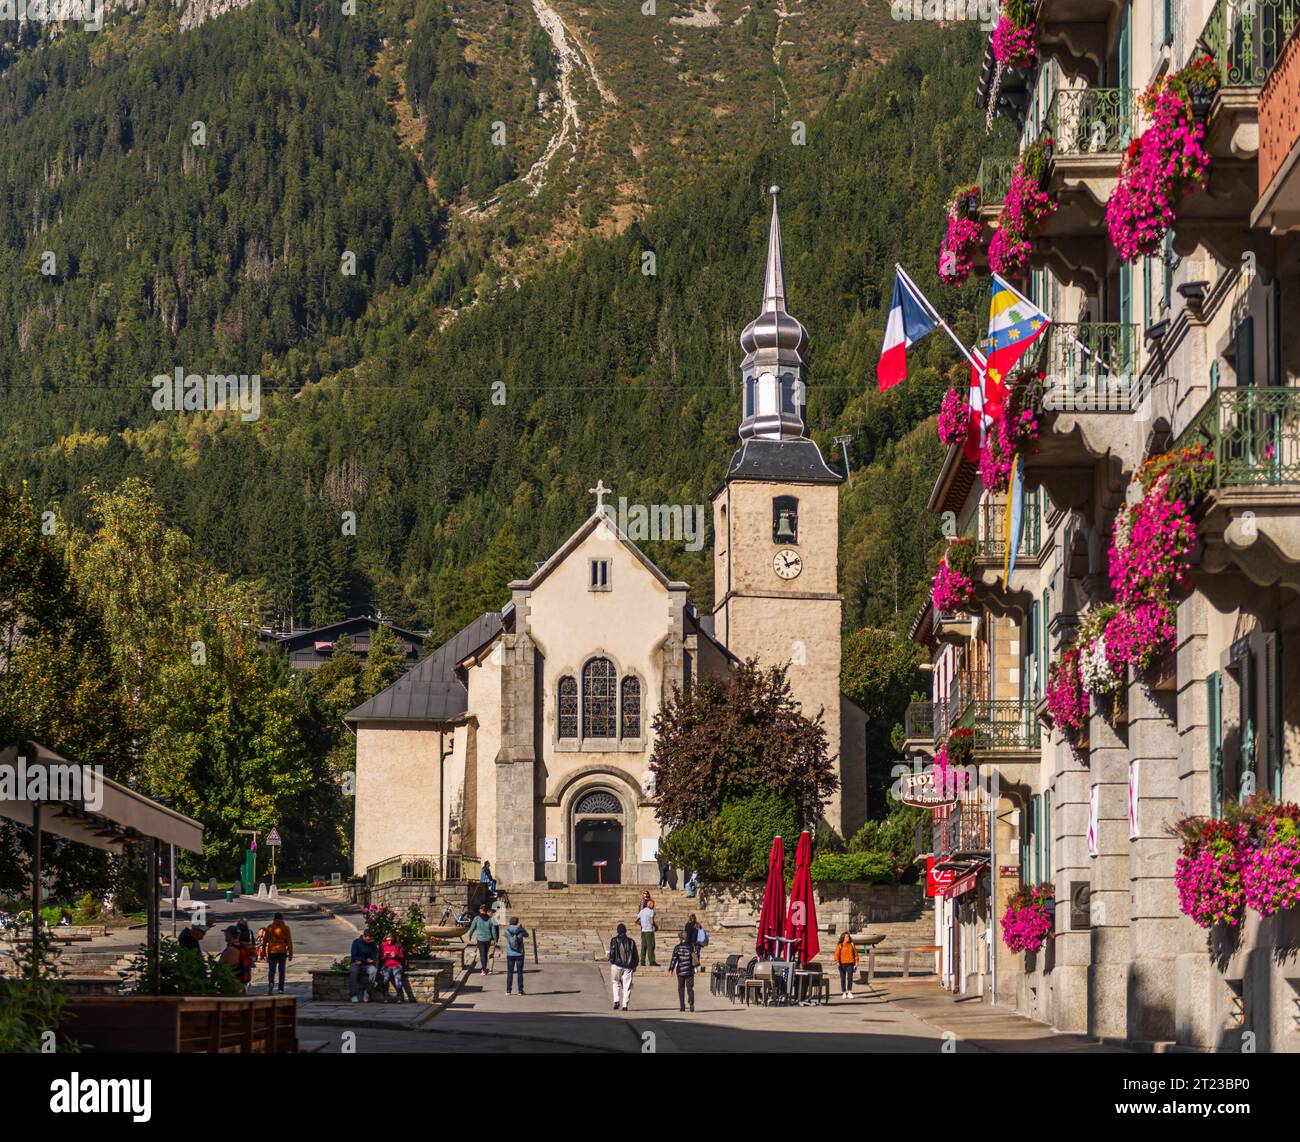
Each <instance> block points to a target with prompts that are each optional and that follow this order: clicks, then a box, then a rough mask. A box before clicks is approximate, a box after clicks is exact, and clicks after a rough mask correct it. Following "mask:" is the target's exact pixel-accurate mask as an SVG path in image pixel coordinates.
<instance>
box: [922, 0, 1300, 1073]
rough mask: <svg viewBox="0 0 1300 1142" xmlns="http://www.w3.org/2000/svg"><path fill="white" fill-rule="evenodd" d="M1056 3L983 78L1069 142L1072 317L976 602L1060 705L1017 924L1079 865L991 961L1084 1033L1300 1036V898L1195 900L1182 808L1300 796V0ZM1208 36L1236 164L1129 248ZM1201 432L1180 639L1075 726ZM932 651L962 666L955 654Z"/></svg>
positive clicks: (1269, 1043)
mask: <svg viewBox="0 0 1300 1142" xmlns="http://www.w3.org/2000/svg"><path fill="white" fill-rule="evenodd" d="M1034 14H1035V26H1034V38H1035V41H1036V46H1037V61H1036V64H1035V65H1034V66H1033V67H1031V68H1029V69H1025V70H1021V71H1015V72H1011V71H1004V72H1003V73H1002V74H1001V75H998V74H997V70H998V69H997V66H996V64H995V63H994V61H993V59H992V56H991V54H990V57H989V59H988V63H987V66H986V69H985V76H984V80H983V82H982V84H981V92H980V94H981V97H982V98H983V99H984V100H985V102H986V103H988V102H990V101H992V102H993V103H994V106H993V108H992V111H993V112H994V113H997V114H1001V115H1004V116H1007V117H1009V118H1010V119H1011V120H1012V121H1013V122H1014V123H1015V124H1016V125H1017V127H1018V129H1019V131H1020V146H1021V150H1022V151H1023V149H1024V148H1025V147H1027V146H1029V145H1030V144H1032V143H1034V142H1035V141H1043V140H1048V139H1050V140H1051V144H1052V146H1051V150H1050V154H1049V155H1048V158H1047V163H1046V169H1045V174H1044V178H1043V182H1042V185H1043V188H1044V189H1045V190H1046V191H1047V192H1048V193H1049V194H1050V195H1051V196H1052V198H1053V199H1054V200H1055V201H1056V203H1057V204H1058V205H1057V209H1056V211H1055V213H1054V214H1052V215H1051V217H1050V218H1048V219H1047V220H1046V221H1045V222H1044V223H1043V224H1042V225H1041V227H1040V228H1039V229H1038V231H1037V232H1035V233H1034V234H1033V235H1032V237H1031V242H1032V253H1031V261H1030V265H1031V269H1032V272H1031V273H1030V274H1029V275H1028V280H1027V283H1026V286H1025V289H1026V292H1027V293H1028V294H1029V296H1030V298H1031V299H1032V300H1033V301H1034V302H1035V303H1036V304H1038V305H1039V306H1041V307H1042V308H1043V309H1044V310H1046V311H1047V313H1048V314H1049V315H1050V316H1051V318H1052V320H1053V325H1052V326H1051V328H1050V329H1049V330H1048V332H1047V334H1046V336H1045V337H1044V338H1042V339H1041V343H1040V350H1039V352H1038V353H1037V354H1036V355H1035V357H1034V358H1033V359H1032V360H1031V361H1030V362H1029V365H1030V366H1031V368H1032V369H1033V370H1035V371H1037V372H1040V373H1041V374H1042V378H1043V379H1042V381H1041V387H1040V390H1039V395H1040V396H1041V405H1040V436H1039V440H1038V444H1037V448H1036V450H1035V451H1033V452H1032V454H1030V455H1028V456H1027V458H1026V486H1027V487H1028V488H1030V489H1031V490H1033V492H1034V493H1036V496H1037V503H1036V504H1035V507H1034V518H1035V519H1036V521H1037V528H1036V530H1033V531H1032V534H1027V535H1026V536H1025V538H1024V539H1022V548H1021V551H1020V553H1019V554H1020V556H1021V558H1020V559H1019V560H1018V565H1017V568H1016V570H1015V572H1014V573H1013V574H1012V576H1011V578H1010V580H1009V581H1008V582H1007V583H1006V584H1005V585H1003V583H1002V580H1001V575H1000V574H999V573H997V572H991V573H990V572H988V571H985V572H981V573H980V574H978V575H977V576H976V589H975V594H974V598H973V600H972V603H971V609H972V611H974V612H976V613H975V615H974V616H973V617H972V620H971V622H972V626H975V625H976V624H979V625H980V626H981V627H982V629H985V630H987V629H988V625H987V624H989V622H990V619H989V617H988V616H1001V617H1000V618H997V619H995V620H992V621H994V622H995V623H996V622H1002V621H1004V620H1005V621H1006V622H1007V623H1009V624H1010V625H1009V626H1008V627H1007V631H1006V634H1005V635H1003V636H1002V638H1001V641H1002V642H1003V644H1007V643H1009V642H1014V643H1015V644H1016V647H1017V652H1016V653H1017V655H1018V656H1019V658H1020V659H1021V660H1022V664H1021V666H1020V673H1019V676H1018V677H1019V698H1020V700H1021V702H1022V703H1024V704H1025V707H1026V708H1030V707H1032V709H1033V711H1034V713H1035V714H1036V715H1037V719H1038V720H1039V722H1040V724H1041V727H1042V728H1041V732H1040V748H1039V750H1038V752H1037V757H1036V764H1032V763H1031V764H1024V763H1022V762H1021V761H1020V760H1019V759H1017V766H1016V769H1015V771H1014V773H1010V774H1008V775H1007V776H1008V777H1009V778H1010V779H1011V780H1010V782H1009V787H1004V790H1003V793H1002V794H1001V796H1002V797H1003V801H1002V803H1001V804H1000V805H999V809H998V812H997V815H996V819H997V821H998V837H997V838H995V840H996V852H995V853H993V854H992V855H991V880H992V879H993V878H996V877H997V874H998V873H999V872H1000V871H1001V869H1002V868H1003V867H1007V869H1008V872H1009V871H1011V870H1012V869H1014V868H1016V867H1018V869H1019V875H1018V877H1016V878H1014V879H1013V878H1011V877H1009V876H1008V877H1005V878H1001V879H998V880H997V881H996V884H994V885H991V886H990V887H991V891H992V895H991V903H992V905H993V912H994V914H995V915H994V917H993V918H992V919H990V920H989V924H990V926H991V927H993V928H996V925H997V921H996V913H997V911H998V909H999V908H1000V907H1001V906H1002V904H1003V903H1004V901H1005V899H1006V896H1007V894H1009V892H1010V891H1011V890H1012V889H1014V888H1015V887H1016V886H1017V885H1018V884H1022V883H1023V884H1034V883H1044V884H1047V883H1050V884H1052V885H1054V887H1055V897H1054V898H1055V931H1054V935H1053V936H1052V937H1051V938H1050V939H1049V941H1048V943H1047V945H1046V946H1045V947H1044V948H1043V949H1042V950H1040V951H1039V952H1037V953H1033V954H1027V953H1026V954H1019V955H1011V954H1009V953H1006V951H1005V949H1004V948H1002V946H1001V941H998V942H997V947H998V954H997V959H996V961H995V963H994V964H993V965H992V966H993V971H992V973H991V977H990V978H989V979H987V980H985V981H981V982H983V983H984V984H985V985H986V994H987V995H989V996H990V997H995V998H996V999H997V1000H998V1001H1001V1002H1009V1003H1014V1004H1016V1005H1017V1006H1018V1007H1019V1008H1020V1009H1021V1010H1022V1011H1023V1012H1024V1013H1026V1014H1029V1015H1032V1016H1035V1017H1037V1018H1040V1019H1044V1020H1047V1021H1049V1022H1051V1023H1053V1024H1054V1025H1055V1026H1057V1027H1059V1028H1060V1029H1062V1030H1067V1031H1078V1032H1088V1033H1091V1034H1094V1035H1098V1036H1101V1037H1104V1038H1115V1039H1122V1040H1127V1041H1130V1042H1139V1043H1149V1044H1153V1045H1156V1044H1164V1045H1172V1046H1174V1047H1182V1048H1190V1049H1224V1050H1239V1049H1255V1050H1260V1051H1264V1050H1269V1051H1294V1050H1297V1049H1300V1023H1297V1020H1296V1015H1295V1013H1296V1009H1297V1006H1296V1005H1297V1001H1298V1000H1300V968H1298V967H1297V957H1298V956H1300V909H1295V908H1292V909H1289V910H1284V911H1281V912H1278V913H1276V914H1274V915H1272V916H1268V917H1266V918H1265V917H1261V916H1260V915H1259V914H1257V913H1256V912H1254V911H1252V910H1246V911H1245V912H1244V914H1243V919H1242V923H1241V925H1240V926H1239V927H1238V928H1228V927H1227V926H1225V925H1217V926H1215V927H1212V928H1210V929H1208V930H1207V929H1205V928H1201V927H1198V926H1197V925H1196V924H1195V923H1194V922H1193V921H1192V920H1191V919H1190V918H1189V917H1188V916H1185V915H1184V914H1183V913H1182V911H1181V909H1180V901H1179V896H1178V892H1177V890H1176V887H1175V882H1174V872H1175V865H1176V862H1177V859H1178V856H1179V851H1180V841H1179V840H1178V839H1177V838H1176V836H1175V835H1174V834H1173V832H1172V831H1171V827H1172V826H1173V825H1174V824H1175V823H1176V822H1178V821H1180V820H1182V819H1185V818H1193V817H1202V818H1206V817H1219V816H1221V815H1222V814H1223V813H1224V811H1225V807H1226V806H1229V805H1231V804H1232V803H1233V802H1239V801H1242V800H1244V799H1245V798H1246V797H1248V796H1250V795H1251V794H1252V793H1256V792H1262V793H1268V794H1270V795H1272V796H1273V797H1276V798H1280V799H1282V800H1289V801H1293V802H1294V801H1298V800H1300V770H1298V768H1297V762H1296V757H1297V754H1296V747H1297V734H1298V733H1300V688H1298V687H1297V686H1296V685H1295V684H1294V681H1293V680H1294V679H1295V678H1297V677H1300V629H1298V628H1300V602H1297V592H1298V591H1300V430H1298V426H1300V387H1298V385H1297V381H1298V380H1300V333H1297V318H1298V317H1300V233H1298V231H1300V39H1298V38H1297V33H1296V23H1297V20H1298V19H1300V8H1297V6H1296V5H1295V4H1293V3H1288V2H1287V0H1252V2H1251V3H1250V4H1241V3H1234V2H1232V0H1218V2H1214V0H1186V2H1183V3H1178V4H1171V3H1167V2H1165V0H1096V2H1085V0H1041V2H1040V3H1038V4H1037V5H1036V6H1034ZM1206 48H1208V49H1209V51H1210V52H1211V53H1212V57H1213V65H1212V66H1213V68H1214V69H1215V71H1216V72H1217V75H1218V79H1219V86H1218V90H1217V92H1216V93H1215V94H1214V95H1213V98H1212V99H1207V100H1206V101H1205V105H1204V106H1203V107H1197V108H1196V113H1197V115H1198V116H1199V118H1200V121H1201V122H1203V123H1204V126H1205V146H1206V148H1207V150H1208V152H1209V154H1210V158H1211V165H1210V171H1209V181H1208V185H1207V186H1206V188H1205V189H1203V190H1198V191H1196V192H1194V193H1192V194H1189V195H1188V196H1187V197H1186V198H1184V199H1182V200H1181V201H1179V202H1178V203H1177V205H1176V211H1177V216H1176V220H1175V221H1174V222H1173V225H1172V226H1171V227H1170V228H1169V231H1168V234H1167V236H1166V238H1165V240H1164V243H1163V245H1162V246H1161V247H1160V248H1159V250H1157V251H1156V252H1155V253H1154V254H1153V255H1152V256H1149V257H1141V256H1139V257H1137V258H1135V259H1131V260H1128V261H1126V260H1124V259H1122V258H1121V257H1120V255H1119V253H1118V251H1117V250H1116V249H1115V248H1114V246H1113V245H1112V243H1111V241H1110V239H1109V231H1108V226H1107V222H1106V217H1105V208H1106V205H1107V202H1108V200H1109V199H1110V198H1111V196H1112V194H1113V193H1114V191H1115V187H1116V185H1117V179H1118V177H1119V173H1120V169H1121V163H1122V161H1123V158H1124V154H1125V152H1126V151H1127V150H1128V148H1129V146H1130V143H1131V142H1132V141H1133V140H1134V139H1135V138H1136V137H1137V136H1138V134H1139V133H1140V132H1142V131H1143V130H1144V129H1146V128H1148V127H1149V125H1150V122H1149V118H1148V116H1147V114H1146V113H1145V112H1144V111H1143V109H1142V106H1141V103H1140V101H1139V100H1138V98H1137V96H1138V95H1139V93H1140V92H1141V91H1142V90H1143V89H1144V88H1146V87H1147V86H1148V85H1149V84H1150V83H1151V82H1152V81H1153V80H1156V79H1158V78H1160V77H1162V76H1167V75H1170V74H1172V73H1174V72H1177V71H1178V70H1179V69H1180V68H1182V67H1183V66H1184V65H1186V64H1187V63H1188V62H1189V61H1190V60H1192V59H1193V58H1195V57H1196V56H1197V55H1198V54H1199V53H1200V52H1202V51H1203V50H1204V49H1206ZM1013 162H1014V156H1005V157H997V156H990V157H989V158H988V159H987V160H986V161H985V163H984V165H983V167H982V169H981V172H980V184H981V189H982V192H983V194H982V205H981V209H982V211H983V215H984V218H985V220H986V221H987V222H989V223H990V224H991V225H994V226H996V225H997V224H998V222H999V215H1000V207H1001V203H1002V195H1003V194H1004V193H1005V191H1006V188H1007V182H1008V174H1009V172H1010V169H1011V165H1012V163H1013ZM1195 444H1204V445H1206V446H1208V448H1209V449H1210V450H1211V451H1212V453H1213V475H1212V486H1211V487H1210V490H1209V492H1208V494H1207V495H1206V496H1205V497H1204V500H1203V503H1202V506H1201V507H1200V508H1199V510H1198V512H1197V515H1196V532H1197V543H1196V548H1195V551H1194V554H1193V558H1192V570H1191V575H1190V583H1188V584H1187V586H1186V589H1185V590H1184V591H1182V592H1181V593H1180V594H1179V597H1178V600H1177V610H1176V637H1175V639H1174V645H1173V649H1172V651H1171V652H1170V653H1169V654H1168V655H1167V656H1166V657H1165V659H1164V660H1163V662H1160V663H1157V664H1156V665H1154V666H1153V667H1152V668H1151V669H1149V670H1146V671H1144V672H1138V671H1135V670H1133V669H1132V668H1130V669H1129V671H1128V674H1127V676H1126V677H1125V678H1124V679H1123V680H1122V684H1121V686H1120V688H1119V690H1118V691H1117V692H1116V693H1115V694H1114V695H1113V696H1107V697H1106V698H1105V699H1102V698H1099V697H1093V698H1092V699H1091V703H1090V710H1089V713H1088V716H1087V719H1086V724H1085V726H1084V727H1083V729H1082V730H1081V731H1080V732H1078V733H1070V734H1067V733H1064V732H1062V730H1061V728H1060V727H1053V726H1052V725H1051V719H1050V717H1049V715H1048V712H1047V710H1046V707H1045V703H1044V701H1043V692H1044V690H1043V679H1044V675H1045V671H1046V668H1047V667H1048V666H1049V664H1050V663H1052V662H1055V661H1057V660H1059V658H1060V657H1061V655H1062V652H1063V651H1064V650H1065V649H1066V648H1067V647H1068V646H1069V645H1070V643H1071V640H1072V638H1073V636H1074V632H1075V631H1076V629H1077V628H1078V626H1079V624H1080V623H1081V622H1083V621H1084V620H1085V619H1086V618H1087V616H1088V615H1089V614H1090V613H1092V612H1093V611H1094V610H1095V609H1096V608H1098V607H1100V606H1102V605H1103V604H1104V603H1106V602H1107V601H1108V600H1109V599H1110V597H1111V596H1110V591H1111V588H1110V582H1109V577H1108V550H1109V548H1110V545H1111V539H1112V536H1113V533H1114V528H1115V521H1116V518H1117V515H1118V514H1119V513H1120V512H1121V511H1122V510H1123V509H1124V508H1125V507H1126V505H1128V504H1130V503H1132V502H1134V501H1135V499H1136V498H1137V497H1139V496H1141V495H1142V490H1141V486H1140V485H1139V484H1136V483H1135V482H1134V481H1133V476H1134V475H1135V473H1136V472H1137V471H1138V469H1139V468H1140V466H1141V465H1142V464H1143V462H1144V461H1145V460H1147V459H1149V458H1151V457H1154V456H1159V455H1161V454H1164V453H1166V452H1169V451H1170V450H1171V449H1181V448H1184V447H1187V446H1190V445H1195ZM959 453H960V449H959V448H955V449H954V450H953V453H952V454H950V455H949V456H948V459H947V462H946V464H945V467H944V471H943V473H942V474H941V476H940V478H939V486H938V487H937V488H936V501H935V502H934V503H933V504H932V506H934V507H935V508H936V510H952V511H954V512H956V513H957V517H958V518H957V524H958V529H959V530H961V531H964V532H966V533H967V534H970V535H973V536H976V537H978V539H979V541H980V542H981V543H985V542H986V541H987V539H988V536H989V534H990V529H989V528H988V527H987V524H986V520H987V518H988V517H987V516H985V514H984V513H986V512H988V511H989V505H988V497H987V496H986V495H985V494H983V492H982V488H981V486H980V484H979V481H978V480H975V481H973V482H972V483H971V484H970V485H968V486H967V487H966V490H965V491H963V490H962V480H963V479H964V477H962V476H961V470H962V460H961V457H960V455H959ZM998 514H999V513H998V510H997V509H996V507H995V508H994V509H993V510H992V512H991V516H992V518H997V516H998ZM991 534H993V535H998V534H1000V529H994V530H992V532H991ZM999 562H1000V561H999ZM999 570H1000V569H999ZM930 621H932V622H933V623H934V624H935V626H936V627H938V628H942V627H944V626H945V625H946V623H947V619H946V618H944V617H941V616H935V617H934V618H933V619H932V620H930ZM922 625H924V624H922ZM919 629H920V628H918V630H919ZM993 640H994V643H995V644H996V643H997V642H998V641H999V638H998V635H997V633H996V629H995V630H994V632H993ZM933 645H934V647H935V650H936V657H935V662H936V669H941V666H940V663H941V662H942V661H943V657H944V655H949V656H951V655H952V654H953V653H955V652H954V651H952V650H951V649H941V648H943V647H944V646H945V644H944V642H943V641H942V640H941V639H940V640H936V641H934V643H933ZM976 689H978V683H977V684H976ZM934 699H935V701H934V703H932V704H930V705H929V709H928V711H927V709H926V708H925V707H921V708H918V709H916V710H914V711H913V714H912V721H913V722H914V723H915V724H914V729H913V735H912V737H913V740H912V742H911V743H910V745H911V747H912V748H913V749H914V750H916V751H917V752H924V749H923V746H924V744H925V743H924V739H925V738H926V737H927V736H931V737H933V736H934V735H927V733H926V732H925V731H924V728H923V726H922V722H923V719H924V718H927V717H928V718H930V719H931V720H935V719H936V713H935V711H936V710H939V708H940V707H941V706H945V704H948V705H947V706H946V709H948V710H951V709H952V706H951V704H950V703H951V700H950V699H949V698H948V696H947V695H946V694H944V693H943V692H942V690H941V688H940V687H938V685H936V691H935V694H934ZM944 716H947V715H946V714H945V715H944ZM930 748H933V742H931V743H930ZM1017 858H1018V859H1017Z"/></svg>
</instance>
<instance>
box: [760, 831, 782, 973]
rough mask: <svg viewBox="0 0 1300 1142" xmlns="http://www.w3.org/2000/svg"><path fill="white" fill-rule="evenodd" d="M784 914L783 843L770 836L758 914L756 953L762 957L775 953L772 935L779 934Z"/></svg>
mask: <svg viewBox="0 0 1300 1142" xmlns="http://www.w3.org/2000/svg"><path fill="white" fill-rule="evenodd" d="M784 915H785V845H784V844H782V842H781V838H780V837H773V838H772V851H771V853H770V854H769V855H768V858H767V886H766V887H765V888H764V889H763V910H762V911H761V912H760V913H759V914H758V943H757V949H758V954H759V955H760V956H762V957H764V958H768V957H771V956H773V955H774V954H775V953H776V945H775V944H774V943H773V942H772V939H773V937H775V936H779V935H780V934H781V923H782V917H783V916H784Z"/></svg>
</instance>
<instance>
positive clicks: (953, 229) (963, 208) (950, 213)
mask: <svg viewBox="0 0 1300 1142" xmlns="http://www.w3.org/2000/svg"><path fill="white" fill-rule="evenodd" d="M979 212H980V188H979V187H978V186H976V185H974V184H971V185H968V186H959V187H958V188H957V189H956V190H954V191H953V192H952V197H951V198H949V199H948V205H947V206H946V207H945V208H944V218H945V219H946V220H947V229H946V230H945V231H944V236H943V241H942V242H941V243H940V245H939V280H940V281H941V282H943V284H944V285H949V286H959V285H963V284H964V283H965V281H966V279H967V278H969V277H970V272H971V270H972V269H973V268H974V266H975V256H974V255H975V251H976V249H978V247H979V244H980V238H981V236H982V235H983V233H984V229H983V227H982V226H981V225H980V222H979Z"/></svg>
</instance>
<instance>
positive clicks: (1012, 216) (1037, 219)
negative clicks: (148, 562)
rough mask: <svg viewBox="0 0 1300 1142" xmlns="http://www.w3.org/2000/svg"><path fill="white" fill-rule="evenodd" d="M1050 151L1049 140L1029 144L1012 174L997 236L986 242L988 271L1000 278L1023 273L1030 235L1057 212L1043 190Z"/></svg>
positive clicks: (1026, 264) (1027, 262) (1049, 164)
mask: <svg viewBox="0 0 1300 1142" xmlns="http://www.w3.org/2000/svg"><path fill="white" fill-rule="evenodd" d="M1052 148H1053V142H1052V140H1051V139H1050V138H1044V139H1040V140H1038V141H1037V142H1034V143H1031V144H1030V145H1029V146H1028V147H1026V148H1025V150H1024V153H1023V154H1022V155H1021V156H1020V161H1019V162H1018V163H1017V164H1016V169H1015V170H1014V171H1013V172H1012V175H1011V183H1010V185H1009V186H1008V187H1007V193H1006V195H1005V197H1004V198H1003V200H1002V216H1001V218H1000V220H999V222H998V229H997V233H996V234H994V235H993V240H992V241H991V242H990V243H989V268H990V269H991V270H992V271H993V272H994V273H996V274H1001V275H1002V276H1003V277H1015V276H1017V275H1019V274H1021V273H1023V271H1024V269H1025V267H1026V266H1028V264H1029V254H1030V251H1031V250H1032V245H1031V243H1030V241H1029V239H1030V236H1031V235H1032V234H1033V232H1034V230H1035V229H1036V228H1037V227H1038V225H1039V224H1040V223H1042V222H1043V221H1044V220H1045V219H1047V218H1049V217H1050V216H1051V215H1052V214H1053V213H1054V212H1055V211H1056V209H1057V203H1056V202H1055V201H1054V200H1053V199H1052V197H1051V196H1050V195H1049V194H1048V193H1047V191H1046V190H1045V189H1044V187H1045V185H1046V182H1047V176H1048V172H1049V169H1050V166H1051V160H1052Z"/></svg>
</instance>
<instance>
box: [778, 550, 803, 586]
mask: <svg viewBox="0 0 1300 1142" xmlns="http://www.w3.org/2000/svg"><path fill="white" fill-rule="evenodd" d="M772 570H773V571H775V572H776V573H777V574H778V575H779V576H780V577H781V578H782V579H793V578H794V577H795V576H796V575H798V574H799V572H800V571H802V570H803V560H802V559H801V558H800V557H799V553H798V552H797V551H778V552H777V553H776V554H775V555H774V556H772Z"/></svg>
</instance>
